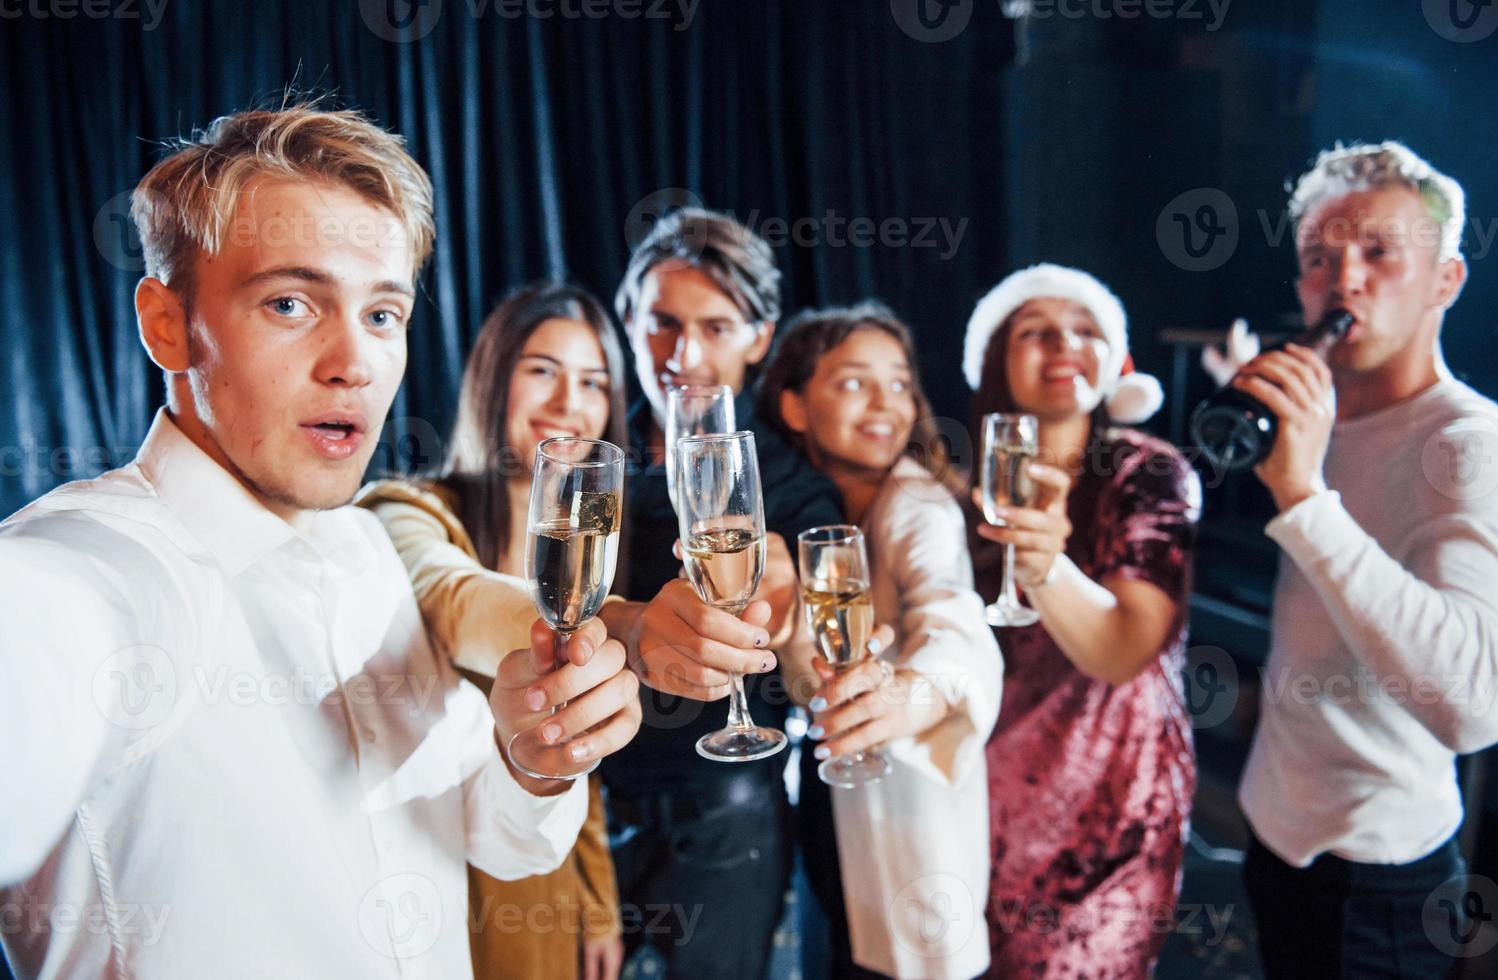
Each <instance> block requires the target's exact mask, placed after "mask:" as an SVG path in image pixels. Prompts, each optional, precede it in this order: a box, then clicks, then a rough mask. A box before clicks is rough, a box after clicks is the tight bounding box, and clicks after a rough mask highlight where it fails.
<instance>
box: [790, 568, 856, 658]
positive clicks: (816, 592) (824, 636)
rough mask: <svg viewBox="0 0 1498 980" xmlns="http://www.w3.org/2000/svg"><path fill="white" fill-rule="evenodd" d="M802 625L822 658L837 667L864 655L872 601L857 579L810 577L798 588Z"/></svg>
mask: <svg viewBox="0 0 1498 980" xmlns="http://www.w3.org/2000/svg"><path fill="white" fill-rule="evenodd" d="M801 602H802V608H803V609H804V610H805V611H806V625H807V626H809V627H810V628H811V633H812V636H813V637H814V638H815V639H816V642H817V651H818V652H819V653H821V655H822V657H823V659H825V660H826V661H827V662H828V663H830V664H832V665H833V666H834V667H837V668H838V669H842V668H844V667H850V666H852V665H853V664H855V663H857V662H858V661H860V660H862V659H864V658H865V657H866V656H868V646H869V637H870V635H872V634H873V632H874V600H873V598H872V597H871V596H870V595H869V584H868V583H867V582H864V581H862V580H860V579H846V578H845V579H814V580H812V581H810V582H807V583H805V584H804V585H802V587H801Z"/></svg>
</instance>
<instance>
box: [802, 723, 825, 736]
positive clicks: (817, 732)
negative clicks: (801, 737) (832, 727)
mask: <svg viewBox="0 0 1498 980" xmlns="http://www.w3.org/2000/svg"><path fill="white" fill-rule="evenodd" d="M806 734H808V735H810V736H811V737H812V738H817V739H819V738H821V737H822V736H824V735H826V734H827V732H826V731H824V730H823V729H822V726H821V725H812V726H811V727H810V728H808V729H807V730H806Z"/></svg>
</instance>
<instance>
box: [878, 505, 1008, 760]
mask: <svg viewBox="0 0 1498 980" xmlns="http://www.w3.org/2000/svg"><path fill="white" fill-rule="evenodd" d="M927 489H929V488H927V487H925V486H922V487H921V488H919V489H916V490H911V491H909V492H904V491H902V492H900V493H899V494H898V495H897V497H896V500H895V503H894V505H893V507H892V508H891V510H890V512H889V514H888V516H887V521H888V524H887V527H886V528H885V533H884V534H883V535H881V537H883V538H884V541H883V542H882V547H883V548H884V549H886V554H887V555H889V556H890V559H889V564H888V566H887V567H888V568H889V569H890V570H891V571H892V572H894V574H895V575H896V577H897V587H898V589H899V594H900V610H901V612H900V623H899V630H900V637H901V640H900V649H899V651H898V652H897V653H896V654H895V656H894V662H895V664H896V665H897V666H898V667H900V668H902V669H906V670H911V671H914V672H915V673H917V674H919V675H920V676H921V677H922V678H924V679H925V680H926V681H927V682H928V683H930V684H931V685H933V686H934V687H935V689H936V691H937V692H938V693H940V695H941V696H942V697H943V698H945V699H946V701H947V703H948V704H950V705H951V706H952V713H951V714H949V715H948V716H947V717H946V718H945V719H943V720H942V721H941V722H939V723H937V724H936V725H934V726H932V727H931V728H929V729H927V730H926V731H925V732H922V733H920V734H919V735H915V736H912V737H909V738H903V739H896V740H895V741H894V742H892V743H891V744H890V746H889V750H890V751H891V752H892V753H894V754H896V755H898V756H899V757H900V758H901V759H902V760H903V761H906V762H908V763H910V764H911V765H913V766H914V767H915V768H916V769H917V770H918V771H921V772H922V773H924V774H925V775H927V776H929V777H930V778H933V779H936V780H939V781H942V782H945V783H949V784H951V785H953V786H957V785H961V784H962V783H963V782H965V781H966V780H967V779H968V778H970V777H971V774H972V773H973V772H975V771H977V772H981V771H982V762H983V750H984V745H985V744H986V743H987V741H988V736H989V734H990V733H991V732H992V731H993V726H994V723H995V722H996V721H997V720H998V714H999V699H1000V693H1001V690H1002V685H1003V675H1004V662H1003V658H1002V656H1001V655H1000V653H999V648H998V643H997V642H996V641H995V640H994V636H993V631H992V630H990V629H989V628H988V624H987V623H986V622H985V621H984V618H983V600H982V599H980V598H979V597H978V594H977V593H976V592H974V591H973V570H972V563H971V561H970V560H969V558H968V551H967V542H966V528H965V525H964V522H963V518H962V512H961V510H960V509H959V508H958V507H957V504H956V503H955V502H954V501H952V500H951V499H950V498H947V497H946V496H945V495H944V493H943V495H942V496H941V497H939V498H933V497H932V496H931V495H930V494H929V493H926V492H924V491H925V490H927ZM913 696H917V697H919V696H921V694H920V692H919V691H917V692H916V693H915V694H914V695H913Z"/></svg>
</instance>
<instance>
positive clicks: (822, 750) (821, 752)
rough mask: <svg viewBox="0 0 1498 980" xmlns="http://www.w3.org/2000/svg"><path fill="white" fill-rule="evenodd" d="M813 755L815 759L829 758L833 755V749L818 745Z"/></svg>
mask: <svg viewBox="0 0 1498 980" xmlns="http://www.w3.org/2000/svg"><path fill="white" fill-rule="evenodd" d="M811 755H812V758H814V759H828V758H831V757H832V750H831V749H829V748H828V747H827V746H825V745H818V746H817V750H816V751H815V752H813V753H812V754H811Z"/></svg>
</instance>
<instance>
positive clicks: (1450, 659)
mask: <svg viewBox="0 0 1498 980" xmlns="http://www.w3.org/2000/svg"><path fill="white" fill-rule="evenodd" d="M1265 530H1266V533H1267V534H1268V535H1269V536H1270V537H1271V538H1273V539H1274V540H1275V541H1276V542H1277V543H1278V544H1279V545H1280V547H1281V548H1283V549H1284V551H1285V554H1286V555H1287V556H1289V558H1290V559H1291V560H1292V561H1294V562H1295V565H1296V567H1297V568H1298V569H1299V571H1300V573H1301V574H1302V575H1303V576H1304V577H1305V578H1306V580H1307V581H1308V582H1309V583H1310V585H1311V587H1312V588H1314V589H1315V591H1316V594H1317V596H1318V597H1319V598H1320V600H1321V602H1322V604H1323V605H1324V606H1325V608H1326V609H1327V611H1328V613H1329V614H1330V616H1331V618H1332V621H1333V622H1334V623H1335V624H1336V628H1337V632H1338V633H1339V634H1340V635H1341V637H1342V639H1343V641H1344V642H1345V643H1346V644H1347V646H1348V647H1349V648H1350V649H1351V650H1352V651H1353V652H1354V654H1355V655H1356V656H1357V657H1358V659H1359V660H1360V661H1361V662H1362V663H1363V664H1364V665H1365V666H1366V667H1367V668H1368V670H1370V671H1371V672H1372V673H1373V674H1374V675H1375V676H1377V677H1378V678H1379V681H1380V685H1381V687H1382V688H1383V689H1384V690H1386V691H1387V692H1388V693H1389V694H1390V695H1391V696H1395V697H1399V698H1400V699H1401V702H1402V703H1403V705H1404V706H1405V709H1406V710H1407V711H1408V712H1409V713H1410V714H1411V715H1412V716H1413V717H1414V718H1415V719H1416V720H1418V721H1419V722H1420V724H1421V725H1423V726H1424V727H1425V728H1426V729H1428V730H1429V731H1430V733H1431V734H1432V735H1434V736H1435V737H1436V738H1437V739H1438V740H1440V742H1441V743H1442V744H1443V745H1445V746H1447V747H1448V748H1450V749H1451V750H1452V751H1454V752H1458V753H1465V752H1474V751H1477V750H1478V749H1482V748H1485V747H1487V746H1489V745H1492V744H1493V743H1494V742H1498V712H1495V711H1493V710H1492V707H1493V703H1494V696H1495V694H1498V604H1495V601H1494V600H1495V596H1498V593H1495V592H1494V589H1493V583H1494V582H1498V523H1495V522H1494V521H1493V520H1492V519H1491V517H1490V516H1483V515H1479V514H1476V513H1472V512H1467V513H1453V514H1446V515H1442V516H1439V517H1437V518H1434V519H1432V520H1429V521H1427V522H1425V523H1424V524H1422V525H1421V526H1420V527H1419V528H1418V529H1416V530H1415V531H1414V532H1413V533H1414V538H1413V539H1412V540H1411V546H1410V549H1409V552H1408V555H1409V557H1408V559H1407V563H1406V564H1401V563H1400V562H1399V561H1397V560H1395V559H1394V558H1393V557H1392V556H1390V555H1389V553H1388V552H1386V551H1385V550H1384V549H1383V548H1382V547H1380V546H1379V543H1378V542H1377V541H1376V540H1375V539H1374V538H1373V537H1372V536H1371V535H1369V534H1368V533H1367V532H1366V531H1364V530H1363V529H1362V528H1361V527H1360V526H1359V525H1358V523H1357V521H1355V520H1354V519H1353V517H1352V515H1351V514H1349V513H1348V512H1347V510H1346V508H1344V507H1343V506H1342V501H1341V496H1340V495H1339V494H1338V493H1337V492H1335V491H1330V490H1329V491H1324V492H1322V493H1319V494H1316V495H1315V496H1313V497H1310V498H1307V499H1306V500H1303V501H1301V502H1300V503H1299V504H1296V505H1295V506H1294V507H1291V508H1290V509H1289V510H1287V511H1285V512H1284V513H1283V514H1281V515H1279V516H1278V517H1276V518H1275V519H1274V520H1273V521H1271V522H1270V523H1269V525H1268V527H1267V528H1266V529H1265ZM1400 686H1402V687H1403V688H1404V691H1403V692H1400V691H1398V690H1397V689H1396V688H1397V687H1400Z"/></svg>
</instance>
